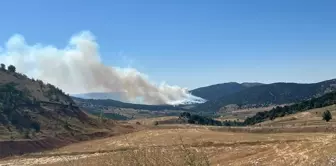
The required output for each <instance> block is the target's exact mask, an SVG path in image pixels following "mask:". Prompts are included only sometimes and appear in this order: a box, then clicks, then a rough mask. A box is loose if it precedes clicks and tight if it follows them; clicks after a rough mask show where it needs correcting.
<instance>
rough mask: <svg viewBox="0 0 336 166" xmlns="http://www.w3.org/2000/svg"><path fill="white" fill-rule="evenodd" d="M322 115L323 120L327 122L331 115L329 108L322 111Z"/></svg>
mask: <svg viewBox="0 0 336 166" xmlns="http://www.w3.org/2000/svg"><path fill="white" fill-rule="evenodd" d="M322 117H323V120H325V121H326V122H329V121H330V120H331V119H332V115H331V113H330V111H329V110H327V111H325V112H323V115H322Z"/></svg>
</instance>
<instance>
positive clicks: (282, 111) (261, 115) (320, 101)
mask: <svg viewBox="0 0 336 166" xmlns="http://www.w3.org/2000/svg"><path fill="white" fill-rule="evenodd" d="M334 104H336V92H331V93H327V94H325V95H322V96H320V97H317V98H312V99H310V100H307V101H303V102H300V103H296V104H293V105H290V106H284V107H276V108H273V109H271V110H270V111H264V112H258V113H257V114H256V115H254V116H252V117H249V118H247V119H246V120H245V121H244V124H245V125H254V124H256V123H261V122H264V121H267V120H274V119H275V118H278V117H284V116H287V115H291V114H295V113H298V112H304V111H307V110H310V109H315V108H322V107H326V106H331V105H334Z"/></svg>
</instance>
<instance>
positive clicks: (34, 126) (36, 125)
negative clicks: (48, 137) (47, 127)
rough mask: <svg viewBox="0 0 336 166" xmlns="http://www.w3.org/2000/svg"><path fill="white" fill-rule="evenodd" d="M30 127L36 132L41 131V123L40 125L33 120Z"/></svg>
mask: <svg viewBox="0 0 336 166" xmlns="http://www.w3.org/2000/svg"><path fill="white" fill-rule="evenodd" d="M31 127H32V128H33V129H35V131H36V132H40V131H41V125H40V124H39V123H37V122H33V123H32V124H31Z"/></svg>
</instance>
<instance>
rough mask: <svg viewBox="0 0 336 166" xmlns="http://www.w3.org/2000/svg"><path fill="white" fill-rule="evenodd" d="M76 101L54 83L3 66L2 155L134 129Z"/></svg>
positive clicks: (0, 90)
mask: <svg viewBox="0 0 336 166" xmlns="http://www.w3.org/2000/svg"><path fill="white" fill-rule="evenodd" d="M40 102H49V103H40ZM70 103H71V104H70ZM73 103H74V102H73V101H72V99H71V97H69V96H68V95H66V94H64V92H62V91H61V90H59V89H58V88H56V87H54V86H53V85H50V84H44V83H43V82H42V81H37V80H32V79H29V78H27V77H26V76H25V75H22V74H19V73H14V72H9V71H6V70H0V147H1V151H0V152H1V153H0V157H4V156H8V155H10V154H22V153H26V152H34V151H40V150H45V149H49V148H56V147H59V146H64V145H66V144H68V143H71V142H76V141H80V140H88V139H92V138H96V137H102V136H107V135H116V134H119V133H125V132H130V131H132V130H133V128H132V127H131V128H130V127H127V126H123V125H120V124H118V123H116V122H114V121H111V120H100V119H98V118H97V117H95V116H92V115H88V114H87V113H85V112H84V111H83V110H82V109H80V108H78V107H76V106H75V105H74V104H73Z"/></svg>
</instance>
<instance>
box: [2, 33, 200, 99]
mask: <svg viewBox="0 0 336 166" xmlns="http://www.w3.org/2000/svg"><path fill="white" fill-rule="evenodd" d="M98 49H99V46H98V44H97V42H96V40H95V37H94V36H93V35H92V34H91V33H90V32H88V31H83V32H81V33H79V34H76V35H74V36H73V37H71V39H70V41H69V43H68V45H67V46H66V47H65V48H63V49H59V48H56V47H55V46H51V45H42V44H34V45H29V44H27V43H26V41H25V39H24V37H23V36H21V35H14V36H12V37H11V38H10V39H9V40H8V41H7V43H6V44H5V46H4V47H3V48H1V47H0V63H4V64H6V65H10V64H12V65H14V66H16V68H17V71H18V72H21V73H25V74H27V75H28V76H30V77H34V78H38V79H41V80H43V81H45V82H48V83H51V84H54V85H56V86H57V87H59V88H61V89H62V90H63V91H65V92H67V93H70V94H78V93H89V92H117V93H120V94H122V98H123V99H124V100H126V101H130V102H131V101H134V100H136V99H137V98H139V97H140V98H142V102H143V103H144V104H180V103H185V102H191V103H195V102H196V103H198V102H204V100H203V99H201V98H199V97H195V96H193V95H191V94H190V93H189V92H188V90H187V89H186V88H180V87H178V86H170V85H167V84H164V83H163V84H160V85H156V84H154V83H151V82H150V81H148V79H147V76H145V75H143V74H142V73H140V72H138V71H137V70H136V69H133V68H118V67H112V66H105V65H103V64H102V62H101V59H100V54H99V51H98Z"/></svg>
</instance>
